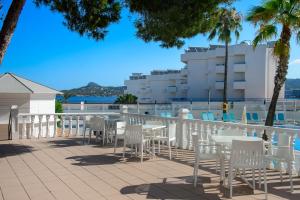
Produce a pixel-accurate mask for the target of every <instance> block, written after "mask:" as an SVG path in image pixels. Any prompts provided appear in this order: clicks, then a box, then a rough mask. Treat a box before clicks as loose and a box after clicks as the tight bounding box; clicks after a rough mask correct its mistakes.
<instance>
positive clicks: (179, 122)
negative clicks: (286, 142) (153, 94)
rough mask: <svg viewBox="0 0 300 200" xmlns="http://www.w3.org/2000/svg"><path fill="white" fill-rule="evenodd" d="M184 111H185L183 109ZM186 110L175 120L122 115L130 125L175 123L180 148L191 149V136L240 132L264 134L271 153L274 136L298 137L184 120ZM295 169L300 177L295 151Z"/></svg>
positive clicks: (299, 158) (298, 154) (251, 126)
mask: <svg viewBox="0 0 300 200" xmlns="http://www.w3.org/2000/svg"><path fill="white" fill-rule="evenodd" d="M184 110H185V109H184ZM187 113H188V111H187V110H186V111H185V112H183V113H179V117H176V118H164V117H158V116H150V115H140V114H129V113H128V114H123V115H124V116H125V118H126V119H127V122H128V123H130V124H144V123H145V122H146V121H148V120H149V121H160V122H162V123H163V124H168V123H176V127H177V131H176V143H177V145H178V146H179V147H180V148H183V149H191V150H192V149H193V140H192V135H193V134H198V135H200V136H201V137H203V138H201V139H202V140H205V139H208V137H209V135H213V134H218V131H220V130H224V129H229V130H236V129H238V130H240V131H243V132H244V133H247V134H248V135H250V136H257V137H262V135H263V134H264V133H266V134H267V136H268V141H267V144H268V151H270V152H269V153H270V154H271V153H272V152H271V151H272V149H273V148H272V138H273V137H274V136H275V135H279V134H285V135H287V136H290V137H291V141H295V139H296V137H300V129H291V128H280V127H268V126H264V125H256V124H242V123H232V122H223V121H203V120H200V119H186V118H187V116H186V114H187ZM291 145H292V146H291V149H294V146H293V145H294V144H293V143H292V144H291ZM294 166H295V169H297V172H298V174H299V175H300V152H298V151H296V161H295V163H294Z"/></svg>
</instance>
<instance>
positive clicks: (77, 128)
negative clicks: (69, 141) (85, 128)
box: [76, 115, 80, 136]
mask: <svg viewBox="0 0 300 200" xmlns="http://www.w3.org/2000/svg"><path fill="white" fill-rule="evenodd" d="M79 119H80V116H79V115H78V116H77V118H76V136H78V135H79Z"/></svg>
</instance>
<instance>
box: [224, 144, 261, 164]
mask: <svg viewBox="0 0 300 200" xmlns="http://www.w3.org/2000/svg"><path fill="white" fill-rule="evenodd" d="M230 164H231V165H232V167H233V168H254V169H255V168H256V169H257V168H263V167H264V165H265V163H264V147H263V142H262V141H240V140H233V141H232V148H231V155H230Z"/></svg>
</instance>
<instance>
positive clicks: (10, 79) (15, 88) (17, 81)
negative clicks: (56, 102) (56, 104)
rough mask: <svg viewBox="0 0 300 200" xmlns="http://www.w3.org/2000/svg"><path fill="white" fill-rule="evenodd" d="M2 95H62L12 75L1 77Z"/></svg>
mask: <svg viewBox="0 0 300 200" xmlns="http://www.w3.org/2000/svg"><path fill="white" fill-rule="evenodd" d="M0 93H23V94H62V93H61V92H59V91H57V90H54V89H52V88H49V87H46V86H44V85H41V84H39V83H35V82H33V81H31V80H28V79H25V78H22V77H20V76H17V75H15V74H12V73H5V74H3V75H0Z"/></svg>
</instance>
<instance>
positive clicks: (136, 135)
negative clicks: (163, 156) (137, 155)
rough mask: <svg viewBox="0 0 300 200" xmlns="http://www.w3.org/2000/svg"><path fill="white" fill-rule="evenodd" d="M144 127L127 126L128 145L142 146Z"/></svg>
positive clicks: (126, 138)
mask: <svg viewBox="0 0 300 200" xmlns="http://www.w3.org/2000/svg"><path fill="white" fill-rule="evenodd" d="M142 130H143V129H142V125H126V127H125V140H126V144H140V143H141V142H142V140H143V133H142Z"/></svg>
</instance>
